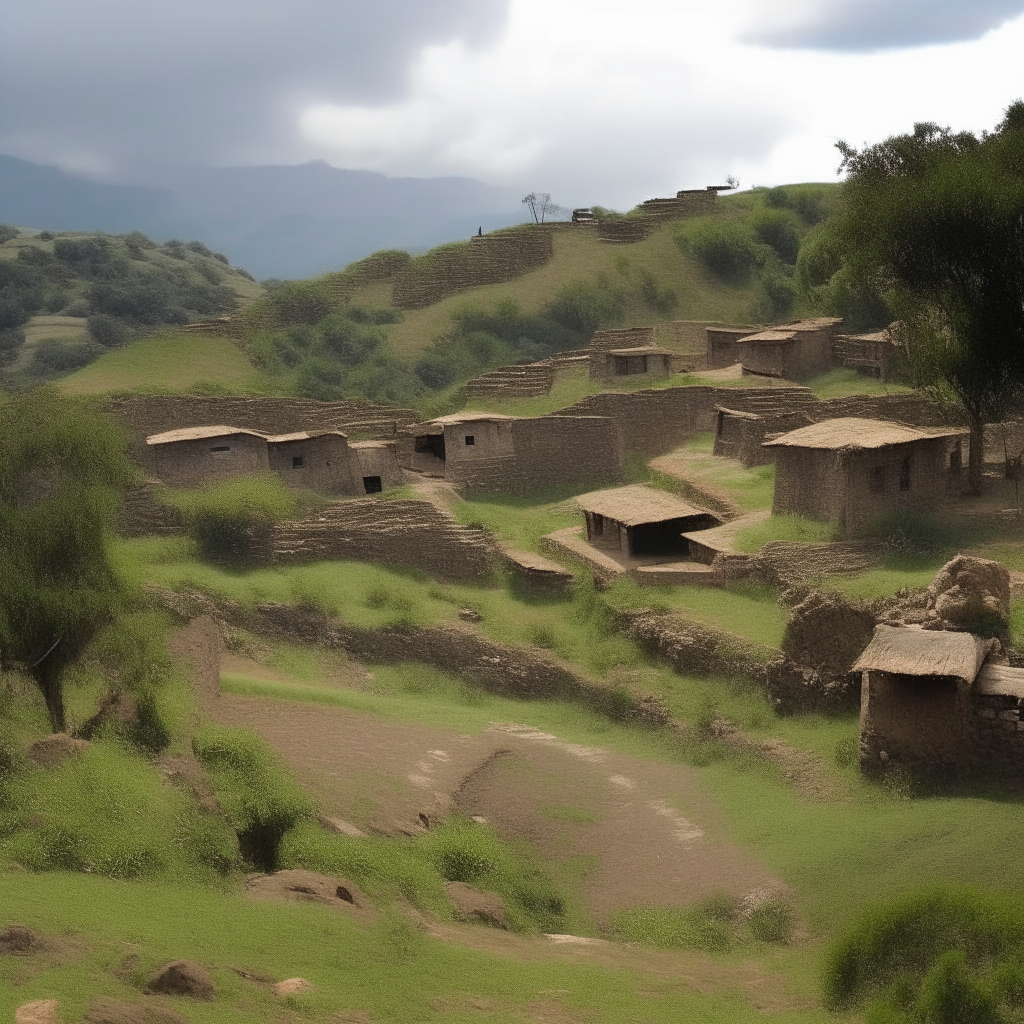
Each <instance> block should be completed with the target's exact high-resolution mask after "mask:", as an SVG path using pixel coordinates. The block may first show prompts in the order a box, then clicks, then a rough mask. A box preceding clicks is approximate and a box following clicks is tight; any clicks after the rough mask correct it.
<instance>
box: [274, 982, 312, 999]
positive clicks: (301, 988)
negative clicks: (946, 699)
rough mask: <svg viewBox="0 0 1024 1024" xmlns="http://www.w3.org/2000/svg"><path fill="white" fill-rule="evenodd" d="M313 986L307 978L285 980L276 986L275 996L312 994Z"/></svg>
mask: <svg viewBox="0 0 1024 1024" xmlns="http://www.w3.org/2000/svg"><path fill="white" fill-rule="evenodd" d="M312 991H313V985H312V983H311V982H308V981H306V979H305V978H285V980H284V981H279V982H278V983H277V984H276V985H275V986H274V995H275V996H293V995H296V994H297V993H299V992H312Z"/></svg>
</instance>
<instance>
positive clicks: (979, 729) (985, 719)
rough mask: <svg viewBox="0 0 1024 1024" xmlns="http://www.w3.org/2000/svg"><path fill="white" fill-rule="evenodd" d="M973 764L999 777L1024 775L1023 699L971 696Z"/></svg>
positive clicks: (1000, 695)
mask: <svg viewBox="0 0 1024 1024" xmlns="http://www.w3.org/2000/svg"><path fill="white" fill-rule="evenodd" d="M971 709H972V711H973V713H974V723H973V724H974V737H975V740H974V743H975V746H974V764H975V766H976V767H978V768H981V769H983V770H986V771H989V772H992V773H993V774H998V775H1007V776H1016V777H1020V776H1022V775H1024V697H1019V696H1015V695H1013V694H981V693H972V694H971Z"/></svg>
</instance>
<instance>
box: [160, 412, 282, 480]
mask: <svg viewBox="0 0 1024 1024" xmlns="http://www.w3.org/2000/svg"><path fill="white" fill-rule="evenodd" d="M146 446H147V447H148V448H149V450H150V452H151V455H152V464H153V470H154V472H155V474H156V476H157V477H158V478H159V479H160V480H162V481H163V482H164V483H165V484H168V485H170V486H171V487H202V486H204V485H206V484H211V483H216V482H218V481H220V480H227V479H229V478H230V477H234V476H245V475H248V474H252V473H268V472H270V458H269V454H268V451H267V437H266V435H265V434H261V433H259V432H258V431H255V430H244V429H242V428H240V427H229V426H224V425H223V424H222V425H219V426H210V427H185V428H183V429H181V430H167V431H165V432H164V433H162V434H152V435H151V436H149V437H147V438H146Z"/></svg>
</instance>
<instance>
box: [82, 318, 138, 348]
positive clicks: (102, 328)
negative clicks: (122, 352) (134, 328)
mask: <svg viewBox="0 0 1024 1024" xmlns="http://www.w3.org/2000/svg"><path fill="white" fill-rule="evenodd" d="M85 326H86V327H87V328H88V330H89V335H90V337H91V338H92V340H93V341H95V342H96V343H97V344H98V345H102V346H103V347H104V348H120V347H121V346H122V345H125V344H127V343H128V340H129V339H130V338H131V336H132V332H131V329H130V328H129V327H128V325H127V324H125V323H122V321H120V320H118V319H117V317H114V316H111V315H110V314H109V313H93V315H92V316H90V317H89V318H88V319H87V320H86V322H85Z"/></svg>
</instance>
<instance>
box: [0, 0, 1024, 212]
mask: <svg viewBox="0 0 1024 1024" xmlns="http://www.w3.org/2000/svg"><path fill="white" fill-rule="evenodd" d="M1022 96H1024V0H732V2H731V3H729V4H714V3H707V2H706V0H699V2H698V0H369V2H367V0H287V2H285V0H175V2H174V3H173V4H170V3H167V2H166V0H163V2H157V0H31V2H30V3H29V2H23V3H8V4H4V5H3V9H2V13H0V152H5V153H8V154H11V155H14V156H20V157H23V158H25V159H30V160H36V161H39V162H44V163H53V164H57V165H58V166H61V167H64V168H66V169H69V170H76V171H81V172H86V173H88V174H91V175H93V176H96V177H99V178H105V179H107V180H121V181H130V180H145V179H147V178H150V177H152V176H153V175H154V169H158V168H160V167H163V166H166V165H168V164H186V163H192V164H216V165H225V164H256V163H298V162H302V161H306V160H310V159H326V160H328V161H329V162H330V163H332V164H334V165H335V166H338V167H347V168H361V169H370V170H378V171H382V172H384V173H386V174H389V175H412V176H433V175H450V174H456V175H469V176H472V177H476V178H480V179H483V180H485V181H488V182H491V183H494V184H499V185H508V186H512V187H515V188H518V189H542V190H547V191H551V192H552V193H554V195H555V197H556V199H559V200H561V201H562V202H564V203H566V204H567V205H574V204H575V205H581V204H584V203H603V204H605V205H611V206H617V207H627V206H630V205H632V204H634V203H636V202H638V201H640V200H642V199H644V198H647V197H649V196H651V195H665V194H670V193H672V192H674V191H675V190H676V189H678V188H685V187H701V186H703V185H706V184H717V183H719V182H720V181H721V180H722V179H724V177H725V176H726V175H727V174H733V175H736V176H737V177H739V178H740V180H741V182H742V184H743V185H744V186H749V185H754V184H775V183H779V182H784V181H808V180H832V179H834V177H835V167H836V163H837V158H836V153H835V151H834V149H833V144H834V141H835V140H836V138H845V139H847V140H848V141H850V142H852V143H854V144H859V143H861V142H864V141H877V140H879V139H881V138H883V137H884V136H885V135H887V134H891V133H894V132H899V131H905V130H909V129H910V127H911V126H912V124H913V123H914V122H915V121H922V120H930V121H938V122H940V123H942V124H949V125H951V126H953V127H954V128H969V129H972V130H976V131H978V130H981V129H984V128H990V127H992V126H993V125H994V124H995V123H996V122H997V121H998V120H999V119H1000V117H1001V114H1002V111H1003V110H1004V109H1005V107H1006V106H1007V104H1008V103H1009V102H1011V101H1012V100H1013V99H1015V98H1018V97H1022Z"/></svg>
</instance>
